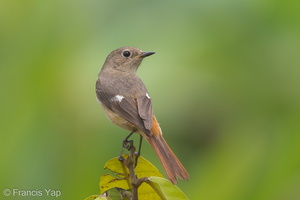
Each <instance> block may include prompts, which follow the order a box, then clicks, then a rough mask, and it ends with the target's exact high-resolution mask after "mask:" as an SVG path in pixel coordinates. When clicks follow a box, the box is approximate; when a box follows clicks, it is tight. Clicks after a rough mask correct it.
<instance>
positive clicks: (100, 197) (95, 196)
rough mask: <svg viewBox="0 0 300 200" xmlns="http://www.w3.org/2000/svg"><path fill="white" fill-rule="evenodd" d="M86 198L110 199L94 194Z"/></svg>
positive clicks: (92, 199) (95, 199) (94, 199)
mask: <svg viewBox="0 0 300 200" xmlns="http://www.w3.org/2000/svg"><path fill="white" fill-rule="evenodd" d="M84 200H108V199H107V198H106V197H104V196H99V195H92V196H89V197H88V198H85V199H84Z"/></svg>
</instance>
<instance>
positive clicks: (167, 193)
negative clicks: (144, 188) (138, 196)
mask: <svg viewBox="0 0 300 200" xmlns="http://www.w3.org/2000/svg"><path fill="white" fill-rule="evenodd" d="M148 179H149V181H147V183H148V184H149V185H150V186H151V187H152V188H153V189H154V190H155V191H156V192H157V194H158V195H159V196H160V198H161V199H166V200H169V199H176V200H188V198H187V196H185V194H184V193H183V192H182V191H181V190H180V189H179V188H178V187H177V186H176V185H173V184H172V183H171V182H170V181H169V180H167V179H165V178H161V177H154V176H152V177H149V178H148Z"/></svg>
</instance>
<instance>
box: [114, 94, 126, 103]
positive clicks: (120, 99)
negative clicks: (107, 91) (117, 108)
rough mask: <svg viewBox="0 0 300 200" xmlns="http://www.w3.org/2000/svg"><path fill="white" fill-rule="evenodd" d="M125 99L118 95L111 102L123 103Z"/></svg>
mask: <svg viewBox="0 0 300 200" xmlns="http://www.w3.org/2000/svg"><path fill="white" fill-rule="evenodd" d="M122 99H124V97H123V96H122V95H116V96H114V97H113V98H111V100H113V101H118V102H121V101H122Z"/></svg>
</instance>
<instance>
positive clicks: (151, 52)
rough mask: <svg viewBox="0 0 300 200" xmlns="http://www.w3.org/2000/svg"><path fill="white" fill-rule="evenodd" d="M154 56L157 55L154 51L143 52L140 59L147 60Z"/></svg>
mask: <svg viewBox="0 0 300 200" xmlns="http://www.w3.org/2000/svg"><path fill="white" fill-rule="evenodd" d="M152 54H155V52H154V51H148V52H143V53H141V54H140V55H139V57H141V58H145V57H147V56H151V55H152Z"/></svg>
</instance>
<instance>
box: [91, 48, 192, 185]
mask: <svg viewBox="0 0 300 200" xmlns="http://www.w3.org/2000/svg"><path fill="white" fill-rule="evenodd" d="M154 53H155V52H151V51H150V52H144V51H142V50H140V49H137V48H134V47H122V48H119V49H116V50H114V51H112V52H111V53H110V54H109V55H108V57H107V58H106V60H105V63H104V65H103V67H102V69H101V71H100V73H99V75H98V80H97V82H96V95H97V98H98V100H99V102H100V104H101V105H102V107H103V109H104V111H105V114H106V115H107V117H108V118H109V119H110V121H112V122H113V123H114V124H116V125H118V126H120V127H121V128H124V129H126V130H128V131H130V132H131V134H132V133H134V132H136V133H138V134H140V135H141V136H142V137H143V138H145V139H146V141H147V142H148V143H149V144H150V145H151V146H152V148H153V149H154V151H155V152H156V154H157V156H158V158H159V160H160V161H161V163H162V165H163V168H164V170H165V172H166V174H167V176H168V178H169V179H170V180H171V181H172V183H174V184H175V183H177V176H178V177H180V178H182V179H184V180H187V179H188V178H189V175H188V173H187V171H186V170H185V168H184V167H183V165H182V164H181V162H180V161H179V160H178V158H177V157H176V155H175V154H174V153H173V151H172V150H171V149H170V147H169V145H168V144H167V143H166V141H165V139H164V138H163V136H162V131H161V128H160V126H159V124H158V122H157V120H156V117H155V115H154V114H153V110H152V103H151V98H150V95H149V93H148V91H147V89H146V86H145V85H144V83H143V82H142V80H141V79H140V78H139V77H138V76H137V75H136V71H137V69H138V67H139V65H140V64H141V62H142V60H143V58H145V57H147V56H150V55H152V54H154ZM131 134H130V135H131Z"/></svg>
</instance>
